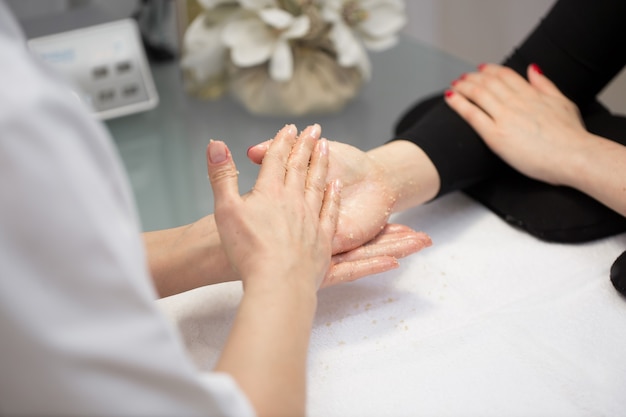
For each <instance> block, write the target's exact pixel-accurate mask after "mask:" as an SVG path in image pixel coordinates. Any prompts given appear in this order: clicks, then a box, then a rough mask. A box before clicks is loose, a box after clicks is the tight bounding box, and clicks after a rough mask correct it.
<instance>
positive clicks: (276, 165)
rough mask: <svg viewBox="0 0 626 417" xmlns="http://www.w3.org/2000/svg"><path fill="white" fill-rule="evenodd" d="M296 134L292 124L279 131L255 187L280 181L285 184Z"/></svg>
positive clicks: (266, 156)
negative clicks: (288, 162)
mask: <svg viewBox="0 0 626 417" xmlns="http://www.w3.org/2000/svg"><path fill="white" fill-rule="evenodd" d="M296 133H297V130H296V127H295V126H294V125H292V124H290V125H286V126H285V127H283V128H282V129H280V130H279V131H278V133H277V134H276V136H275V137H274V140H272V143H271V144H270V147H269V149H268V150H267V153H266V154H265V157H264V158H263V164H262V165H261V169H260V170H259V176H258V178H257V182H256V186H255V187H263V185H264V184H266V183H269V182H274V181H278V180H280V184H281V185H282V184H283V183H284V181H285V174H286V172H287V161H288V160H289V154H290V153H291V148H292V147H293V144H294V143H295V141H296Z"/></svg>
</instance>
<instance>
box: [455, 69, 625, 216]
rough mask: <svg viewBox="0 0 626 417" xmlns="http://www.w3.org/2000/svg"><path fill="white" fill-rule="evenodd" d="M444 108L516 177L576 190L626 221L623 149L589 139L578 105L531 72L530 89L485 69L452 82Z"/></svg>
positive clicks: (515, 77)
mask: <svg viewBox="0 0 626 417" xmlns="http://www.w3.org/2000/svg"><path fill="white" fill-rule="evenodd" d="M445 100H446V101H447V103H448V104H449V105H450V107H451V108H452V109H453V110H455V111H456V112H457V113H458V114H459V115H460V116H461V117H463V118H464V119H465V120H466V121H467V122H468V123H469V124H470V125H471V126H472V127H473V128H474V130H475V131H476V132H477V133H478V134H479V135H480V136H481V138H482V139H483V140H484V142H485V143H486V144H487V146H489V148H490V149H491V150H492V151H493V152H494V153H495V154H497V155H498V156H499V157H500V158H502V159H503V160H504V161H505V162H506V163H508V164H509V165H510V166H512V167H513V168H515V169H516V170H518V171H519V172H521V173H522V174H524V175H526V176H528V177H530V178H534V179H536V180H539V181H543V182H547V183H550V184H553V185H565V186H569V187H572V188H576V189H578V190H579V191H581V192H583V193H585V194H587V195H589V196H591V197H593V198H595V199H596V200H598V201H600V202H601V203H603V204H605V205H606V206H607V207H609V208H611V209H613V210H615V211H616V212H618V213H620V214H622V215H624V216H626V147H625V146H623V145H621V144H619V143H617V142H614V141H611V140H608V139H606V138H603V137H600V136H598V135H594V134H592V133H590V132H588V131H587V130H586V128H585V126H584V124H583V122H582V120H581V117H580V114H579V111H578V108H577V107H576V105H575V104H574V103H573V102H572V101H571V100H569V99H568V98H567V97H565V96H564V95H563V94H562V93H561V91H559V89H558V88H557V87H556V86H555V85H554V84H553V83H552V82H551V81H550V80H549V79H548V78H547V77H546V76H545V75H543V74H542V72H541V70H540V69H539V68H538V67H537V66H536V65H530V66H529V67H528V81H527V80H526V79H524V78H523V77H522V76H520V75H519V74H518V73H516V72H515V71H513V70H511V69H510V68H507V67H503V66H500V65H492V64H490V65H484V66H482V67H481V68H480V71H477V72H474V73H471V74H468V75H467V76H466V77H464V78H463V79H462V80H461V79H460V80H457V81H456V82H454V83H453V85H452V87H451V90H449V92H448V93H447V94H446V95H445Z"/></svg>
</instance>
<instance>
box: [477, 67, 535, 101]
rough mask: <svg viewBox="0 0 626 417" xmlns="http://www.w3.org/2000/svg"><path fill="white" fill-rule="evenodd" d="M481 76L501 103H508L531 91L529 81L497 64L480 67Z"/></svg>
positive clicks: (508, 68) (510, 69)
mask: <svg viewBox="0 0 626 417" xmlns="http://www.w3.org/2000/svg"><path fill="white" fill-rule="evenodd" d="M479 74H480V75H482V76H484V77H485V79H484V81H483V82H484V83H485V85H486V86H487V87H488V88H489V89H490V91H491V92H492V94H494V95H496V96H497V97H498V98H499V99H500V100H501V102H508V101H509V100H510V99H511V97H518V96H519V95H523V94H525V93H527V92H529V91H530V90H529V88H528V87H529V85H528V81H526V79H524V77H523V76H522V75H520V74H518V73H517V72H516V71H515V70H513V69H512V68H510V67H507V66H504V65H495V64H488V65H480V66H479Z"/></svg>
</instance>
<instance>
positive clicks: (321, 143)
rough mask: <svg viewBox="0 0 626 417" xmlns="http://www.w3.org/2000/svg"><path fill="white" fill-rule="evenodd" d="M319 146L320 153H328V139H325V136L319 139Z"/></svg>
mask: <svg viewBox="0 0 626 417" xmlns="http://www.w3.org/2000/svg"><path fill="white" fill-rule="evenodd" d="M319 147H320V153H321V154H322V155H328V140H326V138H322V139H320V141H319Z"/></svg>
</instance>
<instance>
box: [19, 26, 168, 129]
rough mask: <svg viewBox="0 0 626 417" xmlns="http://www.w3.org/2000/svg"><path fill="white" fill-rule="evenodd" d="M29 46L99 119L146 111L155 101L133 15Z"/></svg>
mask: <svg viewBox="0 0 626 417" xmlns="http://www.w3.org/2000/svg"><path fill="white" fill-rule="evenodd" d="M28 45H29V48H30V49H31V50H32V51H33V52H34V53H35V54H36V55H38V56H39V57H40V58H41V59H42V60H43V61H45V62H46V63H48V64H49V65H51V66H53V67H54V68H56V69H57V70H58V71H60V72H61V73H62V74H63V75H65V76H66V77H67V78H68V79H69V81H70V83H71V84H72V85H73V86H74V93H76V95H77V97H78V98H79V99H80V101H82V102H83V103H84V104H85V105H86V106H87V107H88V108H89V109H91V111H92V112H93V113H94V115H95V116H96V117H97V118H99V119H103V120H104V119H110V118H114V117H119V116H124V115H128V114H132V113H137V112H141V111H146V110H150V109H152V108H154V107H156V105H157V104H158V102H159V98H158V94H157V90H156V88H155V85H154V80H153V78H152V72H151V71H150V67H149V65H148V61H147V59H146V54H145V51H144V48H143V45H142V43H141V36H140V34H139V29H138V27H137V23H136V22H135V21H134V20H133V19H122V20H117V21H113V22H108V23H103V24H99V25H95V26H88V27H84V28H80V29H75V30H70V31H67V32H61V33H55V34H53V35H48V36H43V37H38V38H33V39H30V40H29V41H28Z"/></svg>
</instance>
